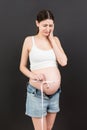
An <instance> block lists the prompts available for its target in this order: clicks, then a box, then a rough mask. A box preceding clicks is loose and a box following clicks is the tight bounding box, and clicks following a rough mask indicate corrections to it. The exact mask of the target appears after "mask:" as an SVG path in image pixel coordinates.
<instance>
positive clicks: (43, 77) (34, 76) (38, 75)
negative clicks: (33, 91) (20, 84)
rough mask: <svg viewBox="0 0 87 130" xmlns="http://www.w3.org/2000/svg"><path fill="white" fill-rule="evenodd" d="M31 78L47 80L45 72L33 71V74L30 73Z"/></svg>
mask: <svg viewBox="0 0 87 130" xmlns="http://www.w3.org/2000/svg"><path fill="white" fill-rule="evenodd" d="M30 79H31V80H34V81H42V82H43V81H45V80H46V77H45V75H44V74H41V73H40V74H36V73H33V72H31V75H30Z"/></svg>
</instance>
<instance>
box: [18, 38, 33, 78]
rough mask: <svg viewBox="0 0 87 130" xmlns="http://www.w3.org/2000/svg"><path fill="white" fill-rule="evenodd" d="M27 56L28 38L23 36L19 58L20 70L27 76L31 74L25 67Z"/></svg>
mask: <svg viewBox="0 0 87 130" xmlns="http://www.w3.org/2000/svg"><path fill="white" fill-rule="evenodd" d="M28 56H29V38H25V40H24V43H23V47H22V53H21V60H20V67H19V68H20V71H21V72H22V73H23V74H24V75H25V76H27V77H28V78H29V77H30V75H31V72H30V71H29V69H28V68H27V62H28Z"/></svg>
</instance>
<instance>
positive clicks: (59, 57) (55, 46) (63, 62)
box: [48, 32, 67, 66]
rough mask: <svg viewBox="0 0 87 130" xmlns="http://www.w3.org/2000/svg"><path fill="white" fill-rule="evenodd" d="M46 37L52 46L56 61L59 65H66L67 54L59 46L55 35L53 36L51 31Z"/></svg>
mask: <svg viewBox="0 0 87 130" xmlns="http://www.w3.org/2000/svg"><path fill="white" fill-rule="evenodd" d="M48 38H49V41H50V43H51V45H52V47H53V50H54V53H55V55H56V58H57V61H58V63H59V64H60V65H61V66H66V65H67V56H66V54H65V52H64V50H63V48H62V46H61V43H60V41H59V39H58V38H57V37H54V36H53V33H52V32H51V33H50V35H49V37H48Z"/></svg>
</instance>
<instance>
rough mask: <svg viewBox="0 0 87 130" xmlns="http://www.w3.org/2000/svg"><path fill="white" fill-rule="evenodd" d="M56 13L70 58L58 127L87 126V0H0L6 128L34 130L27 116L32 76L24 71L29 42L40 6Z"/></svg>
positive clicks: (0, 90)
mask: <svg viewBox="0 0 87 130" xmlns="http://www.w3.org/2000/svg"><path fill="white" fill-rule="evenodd" d="M42 9H50V10H51V11H52V12H53V13H54V16H55V21H56V22H55V32H54V34H55V35H57V36H58V37H59V38H60V41H61V44H62V46H63V48H64V50H65V52H66V54H67V56H68V65H67V66H66V67H64V68H62V67H60V66H59V68H60V71H61V75H62V93H61V97H60V107H61V111H60V112H59V114H58V115H57V119H56V122H55V125H54V129H53V130H77V129H78V130H84V129H85V130H86V129H87V79H86V78H87V59H86V58H87V57H86V56H87V1H86V0H51V1H50V0H43V1H42V0H0V130H29V129H30V130H33V126H32V122H31V119H30V118H29V117H27V116H25V114H24V112H25V100H26V82H27V80H28V79H27V78H26V77H25V76H24V75H22V74H21V72H20V71H19V63H20V56H21V49H22V45H23V41H24V39H25V37H26V36H28V35H34V34H35V31H36V27H35V19H36V14H37V12H38V11H39V10H42Z"/></svg>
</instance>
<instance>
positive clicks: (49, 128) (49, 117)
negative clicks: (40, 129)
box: [46, 113, 57, 130]
mask: <svg viewBox="0 0 87 130" xmlns="http://www.w3.org/2000/svg"><path fill="white" fill-rule="evenodd" d="M56 115H57V114H56V113H48V114H47V117H46V122H47V130H52V128H53V125H54V122H55V119H56Z"/></svg>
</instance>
